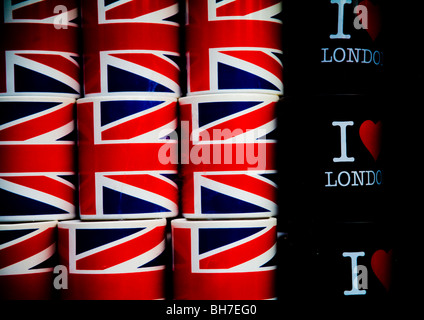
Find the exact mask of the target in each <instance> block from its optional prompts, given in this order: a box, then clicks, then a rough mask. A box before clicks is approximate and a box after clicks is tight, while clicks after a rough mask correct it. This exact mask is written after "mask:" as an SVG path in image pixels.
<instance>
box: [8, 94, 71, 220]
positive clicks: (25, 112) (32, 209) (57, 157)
mask: <svg viewBox="0 0 424 320" xmlns="http://www.w3.org/2000/svg"><path fill="white" fill-rule="evenodd" d="M74 108H75V99H72V98H54V97H37V96H33V97H26V96H25V97H0V201H1V204H2V205H1V207H0V222H2V221H7V222H19V221H22V222H23V221H47V220H64V219H72V218H74V217H75V203H74V200H75V184H76V181H75V180H76V175H75V166H74V162H75V161H74V160H75V159H74V157H75V121H74V111H75V110H74Z"/></svg>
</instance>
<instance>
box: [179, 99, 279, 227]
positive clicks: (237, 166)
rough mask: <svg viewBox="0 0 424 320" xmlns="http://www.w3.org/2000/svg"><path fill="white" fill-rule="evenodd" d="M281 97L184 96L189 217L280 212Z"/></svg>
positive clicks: (184, 174)
mask: <svg viewBox="0 0 424 320" xmlns="http://www.w3.org/2000/svg"><path fill="white" fill-rule="evenodd" d="M277 101H278V96H277V95H269V94H254V93H238V94H229V93H227V94H210V95H196V96H189V97H183V98H180V100H179V103H180V115H181V117H180V119H181V172H182V178H183V188H182V199H181V200H182V212H183V215H184V217H186V218H189V219H211V218H212V219H228V218H231V219H239V218H265V217H270V216H275V215H277V200H276V192H277V184H276V175H277V171H276V166H275V147H276V129H277V119H276V113H275V111H276V110H275V106H276V104H277Z"/></svg>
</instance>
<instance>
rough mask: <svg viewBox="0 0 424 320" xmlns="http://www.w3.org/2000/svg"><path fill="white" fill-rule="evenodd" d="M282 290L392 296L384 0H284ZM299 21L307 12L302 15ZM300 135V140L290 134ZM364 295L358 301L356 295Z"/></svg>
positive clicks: (317, 294)
mask: <svg viewBox="0 0 424 320" xmlns="http://www.w3.org/2000/svg"><path fill="white" fill-rule="evenodd" d="M283 5H284V27H283V37H284V66H285V68H284V71H285V73H284V80H285V83H284V85H285V97H284V98H283V99H282V100H281V102H280V104H281V108H279V120H280V121H279V129H280V136H281V137H285V140H284V143H282V144H281V145H280V146H279V155H278V156H279V157H278V158H279V161H278V162H279V164H278V169H279V172H280V179H281V180H282V181H284V182H285V183H284V185H283V186H281V188H280V192H281V197H285V198H286V199H287V200H288V201H286V202H285V205H286V206H287V207H288V208H289V212H288V214H287V215H286V220H285V222H286V224H287V230H288V239H289V246H288V248H289V249H288V252H289V257H288V259H289V260H290V261H291V262H292V263H291V264H290V266H287V268H286V269H285V270H282V272H284V273H288V274H290V275H291V276H290V277H287V276H284V275H283V276H282V277H281V279H285V280H286V282H285V283H284V285H281V286H280V287H281V288H282V289H281V292H280V293H281V295H282V296H289V295H290V296H296V294H297V296H302V297H304V296H309V297H311V298H316V297H323V298H327V297H339V296H341V297H348V296H361V297H372V296H379V297H381V296H387V295H388V294H390V292H391V290H390V289H391V282H392V275H391V270H392V261H393V236H392V234H391V227H390V222H391V221H390V218H389V215H390V213H389V210H390V208H391V205H390V203H391V201H392V199H390V198H389V197H388V193H387V191H388V182H389V181H390V172H387V171H388V170H386V169H387V160H386V159H387V158H388V154H389V153H388V147H389V146H390V145H389V144H388V142H387V141H386V140H385V138H386V137H387V136H388V135H387V134H386V132H387V131H388V129H389V128H390V123H389V122H388V121H387V117H386V115H387V110H386V109H387V107H388V105H389V104H388V102H389V99H388V98H387V97H388V96H389V94H388V92H387V90H386V89H385V88H386V87H389V86H388V84H387V83H385V69H386V61H385V54H386V50H385V46H384V44H385V43H384V40H385V34H384V32H385V30H384V29H383V27H382V26H383V20H384V19H383V18H384V6H383V5H384V4H383V2H382V1H377V0H375V1H371V0H364V1H351V0H319V1H313V3H308V6H304V5H303V3H302V2H299V1H286V2H284V4H283ZM299 17H302V18H301V19H299ZM288 137H291V138H288ZM355 301H356V300H355Z"/></svg>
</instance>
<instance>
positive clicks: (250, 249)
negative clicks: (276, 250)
mask: <svg viewBox="0 0 424 320" xmlns="http://www.w3.org/2000/svg"><path fill="white" fill-rule="evenodd" d="M275 242H276V227H272V228H271V229H270V230H268V231H267V232H265V233H264V234H263V235H261V236H259V237H257V238H255V239H253V240H251V241H249V242H246V243H243V244H241V245H239V246H237V247H235V248H231V249H228V250H225V251H222V252H219V253H216V254H214V255H212V256H209V257H207V258H203V259H201V260H200V261H199V266H200V268H201V269H229V268H232V267H235V266H237V265H239V264H242V263H244V262H247V261H249V260H252V259H253V258H256V257H257V256H259V255H261V254H263V253H265V252H266V251H267V250H269V249H270V248H271V247H272V246H273V245H274V244H275Z"/></svg>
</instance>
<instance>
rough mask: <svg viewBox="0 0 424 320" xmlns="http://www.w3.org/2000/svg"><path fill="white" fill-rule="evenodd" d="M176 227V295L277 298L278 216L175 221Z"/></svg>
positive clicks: (174, 226) (250, 298)
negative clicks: (275, 285)
mask: <svg viewBox="0 0 424 320" xmlns="http://www.w3.org/2000/svg"><path fill="white" fill-rule="evenodd" d="M171 226H172V238H173V257H174V262H173V263H174V265H173V267H174V269H173V270H174V299H176V300H265V299H275V297H276V293H275V288H274V284H275V275H276V268H277V267H276V260H275V255H276V252H277V248H276V247H277V245H276V244H277V231H276V229H277V219H275V218H266V219H250V220H248V219H246V220H187V219H175V220H173V221H172V222H171Z"/></svg>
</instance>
